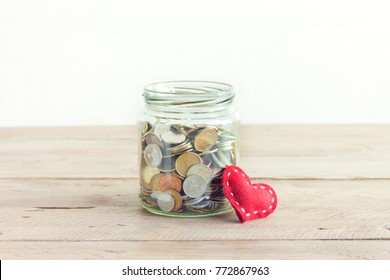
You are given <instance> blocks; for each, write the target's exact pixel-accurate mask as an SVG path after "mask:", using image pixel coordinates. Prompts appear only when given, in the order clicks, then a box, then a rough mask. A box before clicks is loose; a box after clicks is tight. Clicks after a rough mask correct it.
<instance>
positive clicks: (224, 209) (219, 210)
mask: <svg viewBox="0 0 390 280" xmlns="http://www.w3.org/2000/svg"><path fill="white" fill-rule="evenodd" d="M140 202H141V206H142V207H143V208H144V209H145V210H147V211H148V212H150V213H153V214H156V215H160V216H165V217H175V218H201V217H211V216H217V215H222V214H226V213H229V212H231V211H233V208H232V207H231V206H230V205H229V204H222V205H221V206H217V207H216V208H214V209H212V210H209V211H203V212H202V210H200V211H199V212H190V211H182V212H166V211H162V210H160V209H158V207H156V206H150V205H148V204H146V203H144V202H143V201H142V200H141V201H140Z"/></svg>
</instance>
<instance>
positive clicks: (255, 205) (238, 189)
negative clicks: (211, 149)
mask: <svg viewBox="0 0 390 280" xmlns="http://www.w3.org/2000/svg"><path fill="white" fill-rule="evenodd" d="M222 184H223V188H224V192H225V196H226V197H227V199H228V200H229V201H230V203H231V205H232V206H233V208H234V210H235V211H236V214H237V217H238V218H239V220H240V222H241V223H245V222H246V221H249V220H254V219H259V218H265V217H267V216H268V215H269V214H271V213H272V212H273V211H274V210H275V208H276V206H277V203H278V199H277V197H276V193H275V191H274V190H273V188H272V187H271V186H269V185H267V184H264V183H257V184H252V183H251V180H250V178H249V177H248V175H246V174H245V172H244V171H243V170H242V169H241V168H239V167H237V166H234V165H231V166H228V167H226V169H225V171H224V172H223V175H222Z"/></svg>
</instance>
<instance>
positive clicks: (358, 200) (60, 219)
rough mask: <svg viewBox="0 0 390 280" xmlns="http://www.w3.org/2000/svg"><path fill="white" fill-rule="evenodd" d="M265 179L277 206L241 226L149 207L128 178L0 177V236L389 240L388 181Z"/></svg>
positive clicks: (228, 218) (231, 218)
mask: <svg viewBox="0 0 390 280" xmlns="http://www.w3.org/2000/svg"><path fill="white" fill-rule="evenodd" d="M265 182H266V183H269V184H270V185H272V186H273V187H274V188H275V191H276V192H277V193H278V196H279V205H278V209H277V211H276V212H275V214H273V215H271V216H270V217H269V218H267V219H262V220H256V221H253V222H248V223H246V224H243V225H242V224H240V223H238V220H237V217H236V216H235V214H234V213H233V212H231V213H229V214H226V215H222V216H218V217H212V218H206V219H205V218H199V219H183V218H180V219H179V218H166V217H160V216H155V215H153V214H150V213H148V212H146V211H144V210H143V209H141V208H140V206H139V203H138V198H137V193H138V184H137V181H135V180H40V179H36V180H28V181H27V182H26V181H25V180H16V181H15V180H1V181H0V187H1V189H2V190H3V196H2V200H3V203H2V205H1V206H0V209H1V212H0V228H1V233H2V234H1V235H0V240H10V241H11V240H13V241H26V240H34V241H47V240H60V241H69V240H72V241H76V240H90V241H96V240H128V241H136V240H155V241H157V240H249V239H250V240H257V239H262V240H264V239H269V240H283V239H288V240H290V239H293V240H309V239H313V240H339V239H348V240H349V239H367V240H369V239H387V240H390V231H389V230H388V229H387V228H386V226H387V225H389V224H390V207H389V205H390V196H389V195H388V194H389V183H388V181H380V180H378V181H325V182H324V181H319V180H317V181H283V182H279V181H270V180H267V181H265ZM341 190H344V191H341ZM9 217H12V219H10V218H9ZM23 228H28V231H24V230H21V229H23ZM204 228H207V229H208V230H204ZM156 229H158V231H156ZM389 245H390V243H389Z"/></svg>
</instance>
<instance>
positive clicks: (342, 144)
mask: <svg viewBox="0 0 390 280" xmlns="http://www.w3.org/2000/svg"><path fill="white" fill-rule="evenodd" d="M240 128H241V129H240V130H241V136H242V137H241V153H242V155H243V156H292V155H295V156H302V155H306V156H324V155H343V154H349V155H361V154H365V155H390V125H372V124H371V125H241V127H240ZM136 139H137V129H136V127H135V126H96V127H93V126H89V127H29V128H1V129H0V141H8V140H12V141H13V142H15V141H20V140H26V141H28V142H30V141H34V140H38V141H41V140H56V141H58V140H67V141H70V140H130V141H136ZM130 148H131V152H132V153H136V150H137V146H136V145H135V146H132V147H130Z"/></svg>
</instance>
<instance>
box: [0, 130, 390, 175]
mask: <svg viewBox="0 0 390 280" xmlns="http://www.w3.org/2000/svg"><path fill="white" fill-rule="evenodd" d="M388 128H390V126H385V125H378V126H291V127H290V126H243V128H242V143H241V146H242V149H241V150H242V157H241V160H240V165H241V166H242V167H243V168H245V169H246V170H247V172H248V174H249V175H250V176H251V177H254V178H271V179H272V178H275V179H315V178H317V179H361V178H371V179H388V178H390V133H389V132H390V129H388ZM36 130H37V131H36ZM36 130H34V129H26V130H24V129H0V178H34V177H36V178H137V176H138V166H137V140H136V136H135V134H136V133H135V132H136V129H135V127H117V128H115V127H114V128H94V127H89V128H74V130H73V128H53V129H48V128H39V129H36ZM28 135H30V138H31V139H29V138H28ZM127 135H129V136H128V137H127V138H126V136H127ZM130 135H131V136H130ZM56 137H57V138H56ZM93 137H96V138H97V139H94V138H93Z"/></svg>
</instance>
